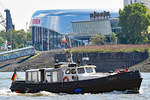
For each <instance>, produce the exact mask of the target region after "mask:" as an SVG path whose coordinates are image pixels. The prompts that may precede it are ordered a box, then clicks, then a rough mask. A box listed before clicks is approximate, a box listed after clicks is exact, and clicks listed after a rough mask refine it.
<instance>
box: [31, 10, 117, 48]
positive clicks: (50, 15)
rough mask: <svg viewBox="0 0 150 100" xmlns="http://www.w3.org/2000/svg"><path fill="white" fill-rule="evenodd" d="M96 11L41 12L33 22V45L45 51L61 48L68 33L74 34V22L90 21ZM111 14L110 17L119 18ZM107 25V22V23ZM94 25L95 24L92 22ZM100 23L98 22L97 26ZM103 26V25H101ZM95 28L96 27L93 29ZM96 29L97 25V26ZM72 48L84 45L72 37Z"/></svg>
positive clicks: (34, 16) (37, 12) (38, 12)
mask: <svg viewBox="0 0 150 100" xmlns="http://www.w3.org/2000/svg"><path fill="white" fill-rule="evenodd" d="M92 12H94V10H79V9H78V10H69V9H68V10H39V11H36V12H35V13H34V14H33V16H32V20H31V25H30V26H31V29H32V43H33V46H34V47H35V48H36V49H37V50H41V51H45V50H50V49H56V48H61V47H62V44H61V40H62V38H63V37H64V36H65V35H67V34H68V33H73V31H74V30H73V27H72V26H73V25H74V24H72V22H77V21H89V20H90V13H92ZM117 16H118V14H117V13H111V14H110V17H117ZM106 23H107V22H106ZM90 24H91V25H93V24H94V23H93V22H90ZM99 24H100V23H99V22H97V25H99ZM101 26H102V25H101ZM93 28H94V27H93ZM95 29H96V25H95ZM71 41H72V46H79V45H82V44H83V43H82V41H81V40H78V39H76V38H75V37H73V36H71Z"/></svg>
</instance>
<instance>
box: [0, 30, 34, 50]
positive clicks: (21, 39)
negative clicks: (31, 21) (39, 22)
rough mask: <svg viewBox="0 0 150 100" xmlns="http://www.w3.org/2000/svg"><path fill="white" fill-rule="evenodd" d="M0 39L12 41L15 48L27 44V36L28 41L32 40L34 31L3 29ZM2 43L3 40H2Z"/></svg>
mask: <svg viewBox="0 0 150 100" xmlns="http://www.w3.org/2000/svg"><path fill="white" fill-rule="evenodd" d="M0 37H1V38H2V39H1V38H0V41H1V40H2V41H6V40H7V41H8V42H9V43H11V46H12V48H13V49H17V48H22V47H24V46H25V42H26V41H27V40H26V37H27V39H28V41H31V39H32V33H31V32H27V33H26V32H25V31H24V30H18V31H16V30H11V31H8V32H4V31H1V32H0ZM0 43H1V42H0Z"/></svg>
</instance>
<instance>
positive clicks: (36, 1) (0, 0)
mask: <svg viewBox="0 0 150 100" xmlns="http://www.w3.org/2000/svg"><path fill="white" fill-rule="evenodd" d="M120 8H121V9H122V8H123V0H0V12H1V13H2V15H3V16H4V17H5V13H4V11H3V10H4V9H9V10H10V12H11V17H12V20H13V23H14V24H15V29H16V30H19V29H25V30H26V29H27V28H28V27H29V23H30V20H31V17H32V14H33V13H34V12H35V11H37V10H50V9H100V10H107V11H115V12H118V11H119V9H120ZM27 23H28V24H27ZM0 27H1V26H0Z"/></svg>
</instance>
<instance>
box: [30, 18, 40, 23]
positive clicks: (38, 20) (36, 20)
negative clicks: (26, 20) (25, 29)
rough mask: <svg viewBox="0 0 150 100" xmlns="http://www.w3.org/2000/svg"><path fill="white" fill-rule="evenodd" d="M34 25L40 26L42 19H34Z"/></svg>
mask: <svg viewBox="0 0 150 100" xmlns="http://www.w3.org/2000/svg"><path fill="white" fill-rule="evenodd" d="M32 24H40V19H33V20H32Z"/></svg>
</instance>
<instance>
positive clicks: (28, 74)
mask: <svg viewBox="0 0 150 100" xmlns="http://www.w3.org/2000/svg"><path fill="white" fill-rule="evenodd" d="M27 77H28V78H27V80H28V81H31V72H27Z"/></svg>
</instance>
